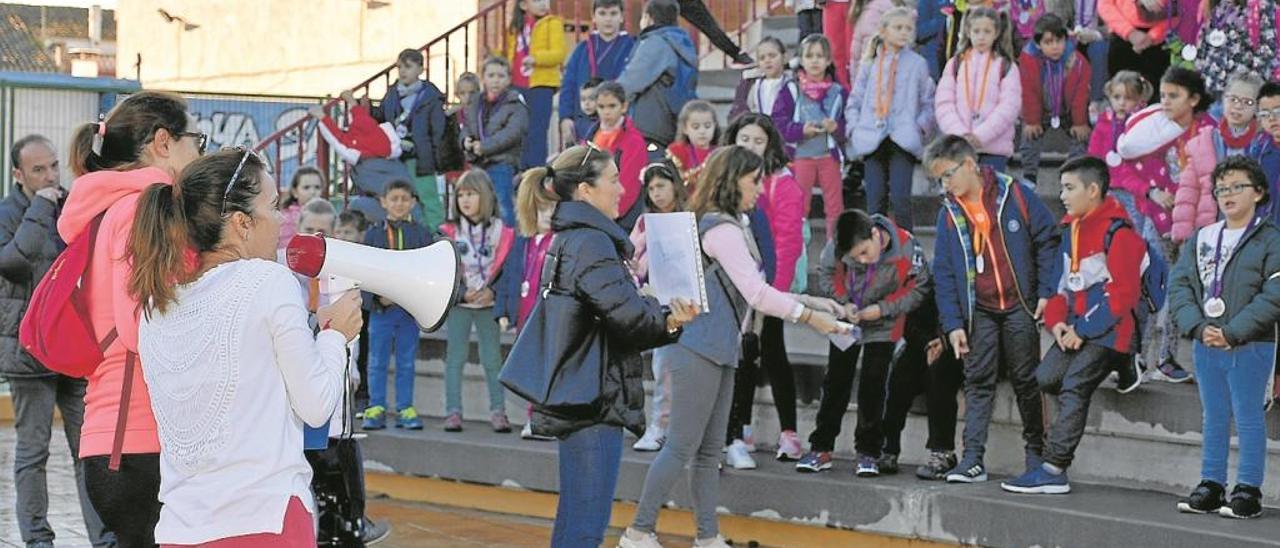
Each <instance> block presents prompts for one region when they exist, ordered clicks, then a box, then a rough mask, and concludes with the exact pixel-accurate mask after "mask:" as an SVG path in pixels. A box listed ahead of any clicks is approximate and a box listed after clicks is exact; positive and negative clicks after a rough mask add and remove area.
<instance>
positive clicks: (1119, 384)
mask: <svg viewBox="0 0 1280 548" xmlns="http://www.w3.org/2000/svg"><path fill="white" fill-rule="evenodd" d="M1116 374H1117V375H1119V376H1118V377H1117V378H1116V392H1119V393H1121V394H1128V393H1130V392H1133V391H1134V390H1137V389H1138V386H1139V385H1141V384H1142V365H1141V364H1140V363H1138V357H1137V356H1136V355H1135V356H1130V357H1128V358H1127V359H1125V360H1123V361H1122V362H1121V364H1120V367H1118V368H1116Z"/></svg>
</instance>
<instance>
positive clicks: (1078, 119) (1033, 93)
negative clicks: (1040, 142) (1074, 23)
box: [1018, 40, 1093, 129]
mask: <svg viewBox="0 0 1280 548" xmlns="http://www.w3.org/2000/svg"><path fill="white" fill-rule="evenodd" d="M1062 57H1063V59H1059V62H1061V63H1063V65H1064V66H1063V80H1062V105H1061V106H1060V108H1061V109H1062V110H1061V122H1062V128H1063V129H1066V127H1067V125H1068V124H1070V125H1071V126H1088V125H1089V82H1090V81H1091V78H1092V76H1091V75H1092V74H1093V70H1092V68H1091V67H1090V66H1089V61H1088V59H1085V57H1084V55H1082V54H1081V53H1080V52H1079V51H1076V42H1075V40H1067V45H1066V49H1065V50H1064V53H1063V54H1062ZM1049 62H1050V61H1049V58H1048V57H1045V55H1044V52H1043V51H1041V50H1040V44H1038V43H1036V41H1035V40H1028V41H1027V46H1026V47H1025V48H1023V49H1022V55H1021V56H1019V58H1018V72H1019V74H1020V75H1021V77H1022V122H1023V123H1025V124H1027V125H1029V126H1046V125H1049V124H1048V123H1047V122H1046V121H1045V119H1044V113H1046V112H1049V113H1052V112H1053V105H1051V104H1049V101H1050V98H1049V93H1048V90H1046V89H1045V87H1044V81H1045V69H1046V68H1047V65H1048V63H1049Z"/></svg>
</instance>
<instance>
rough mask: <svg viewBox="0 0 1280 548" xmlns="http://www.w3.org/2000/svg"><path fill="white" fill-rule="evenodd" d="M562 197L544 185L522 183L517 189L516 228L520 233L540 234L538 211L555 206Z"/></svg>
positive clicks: (525, 235) (527, 236)
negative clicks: (558, 196)
mask: <svg viewBox="0 0 1280 548" xmlns="http://www.w3.org/2000/svg"><path fill="white" fill-rule="evenodd" d="M559 201H560V199H559V198H557V197H556V195H555V193H553V192H550V191H548V190H547V189H546V187H544V186H543V185H540V184H537V183H534V184H521V185H520V188H519V189H517V190H516V228H518V229H519V230H520V235H521V236H524V237H526V238H530V237H533V236H536V235H538V233H539V232H540V231H539V230H538V213H539V212H541V211H542V210H543V209H544V208H546V207H548V206H550V207H555V205H556V203H557V202H559Z"/></svg>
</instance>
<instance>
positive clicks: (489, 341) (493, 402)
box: [444, 306, 506, 415]
mask: <svg viewBox="0 0 1280 548" xmlns="http://www.w3.org/2000/svg"><path fill="white" fill-rule="evenodd" d="M473 324H474V325H475V326H476V339H477V341H478V342H479V345H480V364H481V365H482V366H484V380H485V384H486V385H487V386H488V388H489V411H491V412H494V413H497V412H501V411H503V410H505V409H506V401H505V398H504V393H503V391H502V384H501V383H499V382H498V372H499V371H501V370H502V351H501V349H500V348H499V345H500V344H501V339H500V338H499V337H500V336H501V334H500V333H499V332H498V322H497V320H494V319H493V307H487V308H467V307H463V306H456V307H454V308H453V310H451V311H449V319H448V320H446V321H445V329H446V333H447V335H448V341H449V346H448V347H447V348H446V349H445V357H444V412H445V414H448V415H452V414H454V413H457V414H459V415H461V414H462V368H463V367H464V366H466V365H467V358H468V357H469V356H470V355H471V326H472V325H473Z"/></svg>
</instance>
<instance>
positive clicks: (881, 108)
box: [876, 47, 899, 120]
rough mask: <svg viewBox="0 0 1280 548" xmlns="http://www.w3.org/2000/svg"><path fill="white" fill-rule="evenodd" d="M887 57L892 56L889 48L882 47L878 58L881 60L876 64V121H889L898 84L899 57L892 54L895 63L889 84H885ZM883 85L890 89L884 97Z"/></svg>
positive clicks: (890, 73) (891, 68) (891, 66)
mask: <svg viewBox="0 0 1280 548" xmlns="http://www.w3.org/2000/svg"><path fill="white" fill-rule="evenodd" d="M886 55H891V54H890V53H889V48H888V47H882V48H881V49H880V54H879V55H878V56H877V57H878V58H879V59H878V62H877V64H876V75H877V77H878V80H877V81H876V119H877V120H887V119H889V109H890V107H892V106H893V88H894V86H895V85H896V84H897V83H898V82H897V81H898V57H899V56H898V55H897V54H892V55H893V63H891V64H890V65H889V79H888V83H887V84H885V77H884V57H885V56H886ZM882 84H884V86H885V87H886V88H888V89H887V90H886V91H885V93H884V95H883V96H882V95H881V94H880V90H881V85H882Z"/></svg>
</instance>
